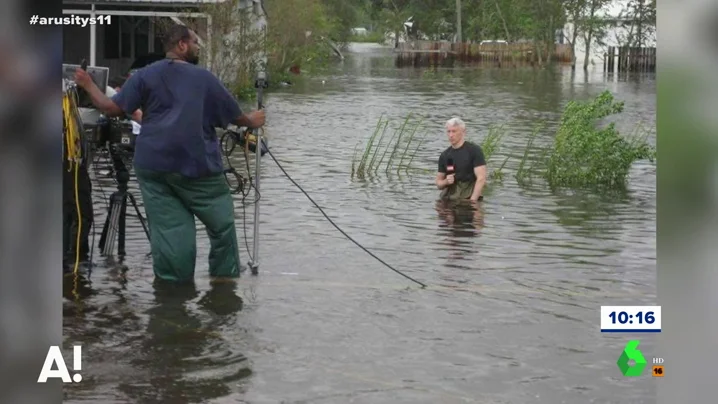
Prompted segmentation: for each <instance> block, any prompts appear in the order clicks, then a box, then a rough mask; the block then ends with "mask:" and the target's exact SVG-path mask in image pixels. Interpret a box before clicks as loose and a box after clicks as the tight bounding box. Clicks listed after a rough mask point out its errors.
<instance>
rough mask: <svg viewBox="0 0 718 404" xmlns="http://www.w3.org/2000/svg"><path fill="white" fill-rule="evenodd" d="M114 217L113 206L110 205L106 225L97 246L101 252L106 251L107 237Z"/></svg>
mask: <svg viewBox="0 0 718 404" xmlns="http://www.w3.org/2000/svg"><path fill="white" fill-rule="evenodd" d="M111 217H112V204H110V207H109V208H108V209H107V217H106V218H105V225H104V226H102V234H101V235H100V242H99V243H98V244H97V246H98V247H99V248H100V251H102V252H103V254H104V251H105V244H106V243H107V236H108V234H109V233H108V231H109V230H110V218H111Z"/></svg>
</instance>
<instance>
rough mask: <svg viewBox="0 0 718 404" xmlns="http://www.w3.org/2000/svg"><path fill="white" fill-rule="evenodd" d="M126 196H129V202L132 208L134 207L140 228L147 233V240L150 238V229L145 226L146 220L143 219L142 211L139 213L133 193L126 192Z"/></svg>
mask: <svg viewBox="0 0 718 404" xmlns="http://www.w3.org/2000/svg"><path fill="white" fill-rule="evenodd" d="M127 197H128V198H130V203H132V206H134V208H135V212H136V213H137V218H138V219H140V223H141V224H142V228H143V229H144V230H145V234H146V235H147V240H150V230H149V229H148V228H147V222H146V221H145V218H144V216H142V213H140V208H139V206H137V201H136V200H135V197H134V195H132V194H130V193H127Z"/></svg>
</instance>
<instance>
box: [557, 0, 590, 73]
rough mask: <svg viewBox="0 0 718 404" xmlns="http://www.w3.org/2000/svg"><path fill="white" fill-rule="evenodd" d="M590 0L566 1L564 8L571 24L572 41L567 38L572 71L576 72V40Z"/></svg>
mask: <svg viewBox="0 0 718 404" xmlns="http://www.w3.org/2000/svg"><path fill="white" fill-rule="evenodd" d="M588 1H589V0H566V1H565V2H564V5H563V6H564V8H565V10H566V15H567V17H568V20H569V22H570V23H571V34H570V39H569V38H566V40H567V41H568V45H569V46H570V47H571V69H572V70H576V40H577V39H578V36H579V34H580V32H581V29H580V28H581V19H582V16H583V13H584V11H585V10H586V4H587V2H588Z"/></svg>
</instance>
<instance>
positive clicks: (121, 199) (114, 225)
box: [98, 144, 150, 258]
mask: <svg viewBox="0 0 718 404" xmlns="http://www.w3.org/2000/svg"><path fill="white" fill-rule="evenodd" d="M109 152H110V158H111V159H112V167H113V168H114V171H115V178H116V179H117V191H115V192H113V193H112V195H110V207H109V209H108V212H107V218H106V219H105V225H104V226H103V227H102V235H101V236H100V243H99V245H98V246H99V247H100V251H101V253H102V255H103V256H106V257H107V256H111V255H112V253H113V250H114V248H115V236H117V255H118V257H120V258H122V257H124V256H125V225H126V223H125V222H126V218H127V200H129V201H130V203H131V204H132V206H133V207H134V208H135V212H137V217H138V218H139V219H140V223H142V228H143V229H144V230H145V234H146V235H147V239H148V240H149V239H150V232H149V230H148V228H147V223H145V218H144V217H143V216H142V213H140V208H139V207H138V206H137V201H136V200H135V197H134V196H133V195H132V194H131V193H130V192H129V191H128V187H127V183H128V182H129V181H130V172H129V171H128V170H127V166H126V165H125V162H124V161H123V160H122V152H121V151H120V150H119V145H114V144H111V145H110V146H109ZM115 230H116V232H115Z"/></svg>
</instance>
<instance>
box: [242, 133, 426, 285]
mask: <svg viewBox="0 0 718 404" xmlns="http://www.w3.org/2000/svg"><path fill="white" fill-rule="evenodd" d="M257 138H258V139H261V138H260V137H259V136H258V137H257ZM261 141H262V144H263V145H264V147H265V148H266V150H267V153H269V156H270V157H271V158H272V160H274V163H275V164H276V165H277V167H279V169H280V170H282V173H284V175H285V176H286V177H287V179H289V181H291V182H292V184H294V186H295V187H297V189H299V190H300V191H302V193H303V194H304V196H306V197H307V199H309V200H310V201H311V202H312V203H313V204H314V206H316V207H317V209H319V211H320V212H322V215H324V217H325V218H326V219H327V220H328V221H329V223H331V224H332V225H333V226H334V227H335V228H336V229H337V230H339V232H340V233H342V234H343V235H344V237H346V238H347V239H349V241H351V242H353V243H354V244H356V245H357V247H359V248H361V249H362V250H364V252H366V253H367V254H369V255H371V256H372V257H374V259H376V260H377V261H379V262H381V263H382V264H384V266H386V267H387V268H389V269H391V270H392V271H394V272H396V273H398V274H399V275H401V276H403V277H405V278H407V279H409V280H410V281H413V282H415V283H417V284H419V285H421V287H422V288H426V285H425V284H424V283H421V282H419V281H417V280H416V279H414V278H412V277H410V276H409V275H407V274H405V273H403V272H401V271H399V270H398V269H396V268H394V267H392V266H391V265H389V264H387V263H386V262H384V261H383V260H382V259H381V258H379V257H377V256H376V255H374V254H373V253H372V252H371V251H369V250H367V249H366V248H365V247H364V246H362V245H361V244H359V243H358V242H357V241H356V240H354V239H353V238H351V236H349V235H348V234H347V233H345V232H344V230H342V229H341V228H340V227H339V226H337V224H336V223H334V221H333V220H332V219H331V218H329V216H327V214H326V213H325V212H324V209H322V208H321V207H320V206H319V204H317V203H316V202H315V201H314V199H312V197H311V196H309V194H308V193H307V192H306V191H305V190H304V189H303V188H302V187H301V186H299V184H297V182H296V181H294V180H293V179H292V177H290V176H289V174H287V172H286V171H285V170H284V168H283V167H282V165H281V164H279V161H277V159H276V158H275V157H274V155H273V154H272V152H271V151H269V147H268V146H267V144H266V143H265V142H264V139H261ZM256 152H257V153H259V152H260V150H259V148H258V149H257V151H256Z"/></svg>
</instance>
